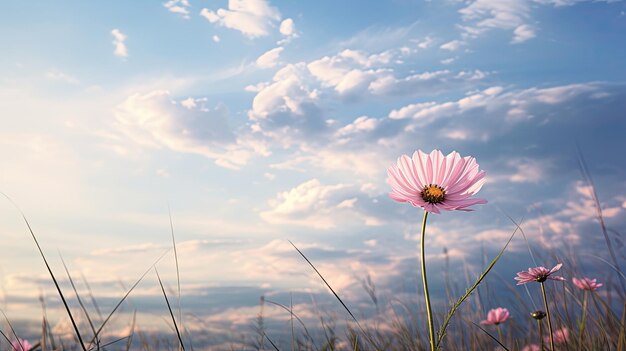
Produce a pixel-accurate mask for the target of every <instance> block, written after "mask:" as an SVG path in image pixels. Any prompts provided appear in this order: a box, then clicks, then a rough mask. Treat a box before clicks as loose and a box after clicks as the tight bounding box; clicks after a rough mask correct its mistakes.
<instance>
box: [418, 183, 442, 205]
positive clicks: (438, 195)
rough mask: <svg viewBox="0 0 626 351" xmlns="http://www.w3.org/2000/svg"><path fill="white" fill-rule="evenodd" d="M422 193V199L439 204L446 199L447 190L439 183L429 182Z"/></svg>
mask: <svg viewBox="0 0 626 351" xmlns="http://www.w3.org/2000/svg"><path fill="white" fill-rule="evenodd" d="M420 195H422V199H424V201H426V202H428V203H431V204H439V203H442V202H443V200H445V198H446V191H445V190H444V189H443V188H442V187H440V186H439V185H435V184H428V185H426V186H425V187H424V190H422V192H421V193H420Z"/></svg>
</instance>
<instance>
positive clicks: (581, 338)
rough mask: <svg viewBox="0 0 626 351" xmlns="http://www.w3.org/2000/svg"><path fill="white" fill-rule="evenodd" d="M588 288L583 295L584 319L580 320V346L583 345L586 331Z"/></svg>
mask: <svg viewBox="0 0 626 351" xmlns="http://www.w3.org/2000/svg"><path fill="white" fill-rule="evenodd" d="M587 296H588V294H587V290H585V293H584V296H583V316H582V320H581V321H580V327H579V331H578V332H579V333H578V334H579V338H580V339H579V342H580V346H581V347H582V344H583V338H584V337H583V333H584V332H585V322H586V321H587Z"/></svg>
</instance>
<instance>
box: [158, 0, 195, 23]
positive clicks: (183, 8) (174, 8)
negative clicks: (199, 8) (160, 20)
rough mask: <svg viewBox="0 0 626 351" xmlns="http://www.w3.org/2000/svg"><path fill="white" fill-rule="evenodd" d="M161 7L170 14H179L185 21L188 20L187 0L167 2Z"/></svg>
mask: <svg viewBox="0 0 626 351" xmlns="http://www.w3.org/2000/svg"><path fill="white" fill-rule="evenodd" d="M163 6H164V7H165V8H166V9H167V10H168V11H170V12H172V13H175V14H179V15H181V16H182V17H183V18H185V19H189V7H191V5H190V4H189V1H188V0H169V1H168V2H166V3H164V4H163Z"/></svg>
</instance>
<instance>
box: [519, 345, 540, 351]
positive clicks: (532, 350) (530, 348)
mask: <svg viewBox="0 0 626 351" xmlns="http://www.w3.org/2000/svg"><path fill="white" fill-rule="evenodd" d="M522 351H541V346H539V345H537V344H530V345H526V346H524V348H523V349H522Z"/></svg>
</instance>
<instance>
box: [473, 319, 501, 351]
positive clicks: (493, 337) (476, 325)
mask: <svg viewBox="0 0 626 351" xmlns="http://www.w3.org/2000/svg"><path fill="white" fill-rule="evenodd" d="M470 323H472V324H473V325H474V326H475V327H477V328H478V329H480V330H482V331H483V332H484V333H485V334H487V335H489V337H490V338H492V339H493V340H495V342H497V343H498V345H500V346H502V347H503V348H504V350H506V351H509V349H507V348H506V346H504V345H503V344H502V343H501V342H500V340H498V338H496V337H495V336H493V335H491V334H490V333H489V332H488V331H486V330H485V329H483V328H482V327H481V326H480V325H478V324H476V323H474V322H470Z"/></svg>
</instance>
